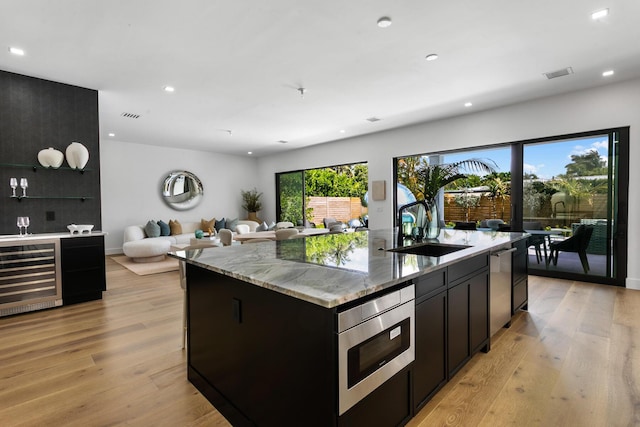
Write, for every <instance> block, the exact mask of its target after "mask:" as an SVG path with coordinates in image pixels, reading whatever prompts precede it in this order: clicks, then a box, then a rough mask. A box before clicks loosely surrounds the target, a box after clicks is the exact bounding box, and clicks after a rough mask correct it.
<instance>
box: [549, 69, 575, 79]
mask: <svg viewBox="0 0 640 427" xmlns="http://www.w3.org/2000/svg"><path fill="white" fill-rule="evenodd" d="M569 74H573V68H571V67H567V68H563V69H562V70H557V71H551V72H550V73H543V75H544V76H545V77H546V78H548V79H549V80H551V79H555V78H556V77H562V76H568V75H569Z"/></svg>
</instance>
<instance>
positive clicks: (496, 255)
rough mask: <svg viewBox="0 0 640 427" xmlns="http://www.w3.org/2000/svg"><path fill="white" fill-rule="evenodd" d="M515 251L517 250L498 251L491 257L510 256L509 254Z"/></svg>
mask: <svg viewBox="0 0 640 427" xmlns="http://www.w3.org/2000/svg"><path fill="white" fill-rule="evenodd" d="M517 250H518V248H511V249H505V250H503V251H499V252H492V253H491V256H495V257H501V256H503V255H506V254H511V253H513V252H515V251H517Z"/></svg>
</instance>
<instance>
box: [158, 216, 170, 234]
mask: <svg viewBox="0 0 640 427" xmlns="http://www.w3.org/2000/svg"><path fill="white" fill-rule="evenodd" d="M158 225H159V226H160V235H161V236H169V235H170V234H171V228H169V224H167V223H166V222H164V221H163V220H160V221H158Z"/></svg>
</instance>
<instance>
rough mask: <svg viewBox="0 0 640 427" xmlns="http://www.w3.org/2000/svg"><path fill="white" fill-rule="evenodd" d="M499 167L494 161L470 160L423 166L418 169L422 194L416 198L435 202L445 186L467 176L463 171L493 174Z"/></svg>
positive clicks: (417, 173)
mask: <svg viewBox="0 0 640 427" xmlns="http://www.w3.org/2000/svg"><path fill="white" fill-rule="evenodd" d="M496 167H497V165H496V164H495V162H493V161H492V160H488V161H485V160H481V159H468V160H460V161H459V162H454V163H445V164H442V165H425V164H421V165H419V166H418V168H417V169H416V175H417V177H418V183H419V189H420V193H419V194H416V198H418V199H419V198H420V196H422V198H423V199H424V200H427V201H429V202H431V201H433V200H435V198H436V196H437V195H438V192H439V191H440V189H441V188H442V187H444V186H445V185H448V184H451V183H452V182H454V181H457V180H459V179H462V178H466V177H467V175H466V174H465V173H463V171H465V170H466V171H468V172H479V173H492V172H495V168H496Z"/></svg>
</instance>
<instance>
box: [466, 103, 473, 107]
mask: <svg viewBox="0 0 640 427" xmlns="http://www.w3.org/2000/svg"><path fill="white" fill-rule="evenodd" d="M472 105H473V104H472V103H470V102H465V103H464V106H465V107H471V106H472Z"/></svg>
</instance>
